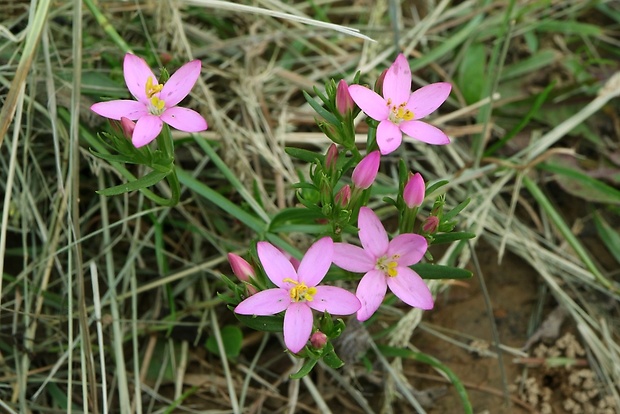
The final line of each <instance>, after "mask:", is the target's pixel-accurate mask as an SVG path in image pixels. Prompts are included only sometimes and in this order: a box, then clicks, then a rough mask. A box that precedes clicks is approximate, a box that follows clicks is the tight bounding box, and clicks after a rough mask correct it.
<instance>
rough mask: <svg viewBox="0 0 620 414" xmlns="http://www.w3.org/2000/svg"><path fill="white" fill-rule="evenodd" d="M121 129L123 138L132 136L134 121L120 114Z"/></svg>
mask: <svg viewBox="0 0 620 414" xmlns="http://www.w3.org/2000/svg"><path fill="white" fill-rule="evenodd" d="M121 129H122V130H123V135H124V136H125V138H127V139H131V137H132V136H133V130H134V129H136V123H135V122H133V121H132V120H131V119H129V118H125V117H124V116H121Z"/></svg>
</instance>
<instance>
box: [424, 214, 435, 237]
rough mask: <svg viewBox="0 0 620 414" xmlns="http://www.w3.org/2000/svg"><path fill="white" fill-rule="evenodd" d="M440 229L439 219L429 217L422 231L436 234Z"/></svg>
mask: <svg viewBox="0 0 620 414" xmlns="http://www.w3.org/2000/svg"><path fill="white" fill-rule="evenodd" d="M438 228H439V218H438V217H437V216H429V217H427V218H426V220H424V224H422V231H423V232H424V233H427V234H434V233H436V232H437V229H438Z"/></svg>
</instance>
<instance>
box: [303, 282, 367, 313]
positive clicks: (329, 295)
mask: <svg viewBox="0 0 620 414" xmlns="http://www.w3.org/2000/svg"><path fill="white" fill-rule="evenodd" d="M306 303H307V304H308V306H310V307H311V308H312V309H314V310H317V311H319V312H324V311H327V312H329V313H331V314H332V315H351V314H353V313H355V312H357V311H358V310H359V308H360V306H362V305H361V303H360V301H359V299H358V298H357V297H356V296H355V295H354V294H353V293H351V292H349V291H348V290H344V289H342V288H339V287H336V286H317V287H316V295H314V300H313V301H312V302H306Z"/></svg>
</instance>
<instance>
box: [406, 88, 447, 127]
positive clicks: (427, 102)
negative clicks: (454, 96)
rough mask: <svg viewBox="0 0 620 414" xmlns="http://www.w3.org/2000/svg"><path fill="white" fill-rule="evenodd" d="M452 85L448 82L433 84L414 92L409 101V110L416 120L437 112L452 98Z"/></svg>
mask: <svg viewBox="0 0 620 414" xmlns="http://www.w3.org/2000/svg"><path fill="white" fill-rule="evenodd" d="M451 89H452V85H450V84H449V83H448V82H437V83H431V84H430V85H426V86H423V87H421V88H420V89H418V90H416V91H414V92H413V93H412V94H411V96H409V97H408V98H409V100H408V101H407V109H409V110H410V111H411V112H413V116H414V117H415V118H414V119H421V118H424V117H425V116H426V115H428V114H430V113H432V112H435V110H436V109H437V108H439V107H440V106H441V104H442V103H444V102H445V101H446V99H448V96H450V90H451Z"/></svg>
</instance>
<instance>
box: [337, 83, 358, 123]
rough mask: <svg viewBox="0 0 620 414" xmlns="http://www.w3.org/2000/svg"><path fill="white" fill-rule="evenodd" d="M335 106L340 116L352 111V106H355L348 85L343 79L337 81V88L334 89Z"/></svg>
mask: <svg viewBox="0 0 620 414" xmlns="http://www.w3.org/2000/svg"><path fill="white" fill-rule="evenodd" d="M336 108H338V111H339V112H340V113H341V114H342V116H345V115H347V114H348V113H351V112H353V108H355V102H353V98H351V94H350V93H349V85H347V82H346V81H345V80H344V79H341V80H340V82H338V89H336Z"/></svg>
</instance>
